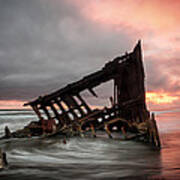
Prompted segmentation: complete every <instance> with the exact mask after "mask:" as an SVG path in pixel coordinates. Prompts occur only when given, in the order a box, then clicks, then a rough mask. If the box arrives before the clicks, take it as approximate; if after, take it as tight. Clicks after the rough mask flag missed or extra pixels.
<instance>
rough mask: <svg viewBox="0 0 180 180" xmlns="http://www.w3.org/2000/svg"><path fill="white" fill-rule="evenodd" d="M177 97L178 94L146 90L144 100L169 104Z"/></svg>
mask: <svg viewBox="0 0 180 180" xmlns="http://www.w3.org/2000/svg"><path fill="white" fill-rule="evenodd" d="M178 99H179V97H178V96H175V95H171V94H169V93H166V92H147V93H146V100H147V102H151V103H153V104H171V103H173V102H174V101H177V100H178Z"/></svg>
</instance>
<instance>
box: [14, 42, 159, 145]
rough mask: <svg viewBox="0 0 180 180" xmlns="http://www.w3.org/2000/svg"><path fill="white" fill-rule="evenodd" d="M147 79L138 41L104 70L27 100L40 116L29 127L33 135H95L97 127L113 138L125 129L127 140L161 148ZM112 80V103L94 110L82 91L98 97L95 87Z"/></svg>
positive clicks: (106, 65) (107, 64) (124, 133)
mask: <svg viewBox="0 0 180 180" xmlns="http://www.w3.org/2000/svg"><path fill="white" fill-rule="evenodd" d="M144 78H145V75H144V68H143V62H142V53H141V43H140V41H139V42H138V44H137V45H136V46H135V48H134V50H133V51H132V52H130V53H126V54H125V55H123V56H120V57H117V58H115V59H113V60H112V61H110V62H108V63H106V64H105V66H104V67H103V68H102V69H101V70H99V71H97V72H95V73H92V74H90V75H88V76H85V77H84V78H82V79H81V80H79V81H77V82H74V83H71V84H68V85H67V86H65V87H64V88H61V89H59V90H58V91H56V92H53V93H51V94H48V95H45V96H40V97H39V98H37V99H35V100H34V101H31V102H28V103H26V104H25V106H28V105H29V106H31V107H32V109H33V110H34V112H35V113H36V114H37V116H38V118H39V122H32V123H30V124H29V125H28V126H27V127H26V128H27V129H28V132H31V135H41V134H44V133H46V134H47V133H48V134H49V136H52V135H56V134H63V135H69V136H74V135H82V134H84V133H86V132H91V133H92V134H93V136H94V137H95V136H96V131H97V130H105V132H107V134H108V135H109V137H112V134H111V132H112V131H113V127H116V131H119V132H122V134H123V135H124V137H125V139H138V140H142V141H145V142H147V143H149V144H152V145H153V146H155V147H158V148H159V147H160V140H159V135H158V130H157V126H156V122H155V119H154V115H153V114H152V115H150V112H149V111H148V110H147V107H146V101H145V88H144ZM110 80H113V84H114V90H113V91H114V92H113V95H112V97H110V100H111V104H112V106H111V107H110V108H107V107H104V108H103V109H94V110H93V109H91V107H90V106H89V105H88V104H87V103H86V101H85V100H84V99H83V97H82V96H81V92H82V91H84V90H89V92H90V93H91V94H92V95H93V96H97V95H96V92H95V91H94V90H93V88H95V87H97V86H99V85H100V84H102V83H105V82H107V81H110ZM52 112H53V113H52ZM43 114H45V115H46V118H44V117H43ZM52 114H53V115H52ZM29 129H30V130H29ZM127 132H130V133H131V135H128V134H127ZM15 135H18V133H16V134H15Z"/></svg>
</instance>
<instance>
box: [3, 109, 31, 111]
mask: <svg viewBox="0 0 180 180" xmlns="http://www.w3.org/2000/svg"><path fill="white" fill-rule="evenodd" d="M0 111H33V110H32V109H0Z"/></svg>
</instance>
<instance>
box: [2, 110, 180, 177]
mask: <svg viewBox="0 0 180 180" xmlns="http://www.w3.org/2000/svg"><path fill="white" fill-rule="evenodd" d="M35 119H36V116H35V115H34V114H33V113H32V112H31V111H28V112H18V111H17V112H11V111H10V112H3V111H1V112H0V122H1V124H0V135H2V134H3V128H4V127H5V125H8V126H9V127H10V129H11V130H15V129H18V128H19V127H23V126H24V125H25V124H27V123H28V121H31V120H35ZM179 119H180V113H179V112H174V113H166V114H159V115H158V116H157V120H158V126H159V128H160V136H161V141H162V150H161V152H158V151H155V150H152V149H151V148H150V147H149V146H147V145H144V144H141V143H138V142H134V141H120V140H118V139H117V138H118V136H119V134H117V133H116V134H114V136H115V137H116V139H108V138H107V135H106V134H103V133H99V137H98V138H78V137H77V138H71V139H67V144H64V143H63V142H62V139H60V138H49V139H39V138H33V139H32V138H29V139H13V140H3V141H0V147H2V148H3V150H5V151H6V152H7V157H8V162H9V167H8V168H7V169H6V170H4V171H1V172H0V179H2V180H3V179H10V178H15V179H32V178H34V179H63V180H64V179H118V178H123V179H146V178H148V179H156V178H162V177H163V178H165V179H180V140H179V137H180V121H179Z"/></svg>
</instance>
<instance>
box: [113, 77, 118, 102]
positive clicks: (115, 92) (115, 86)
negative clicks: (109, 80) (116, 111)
mask: <svg viewBox="0 0 180 180" xmlns="http://www.w3.org/2000/svg"><path fill="white" fill-rule="evenodd" d="M116 103H117V84H116V81H115V79H114V102H113V105H114V104H116Z"/></svg>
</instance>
